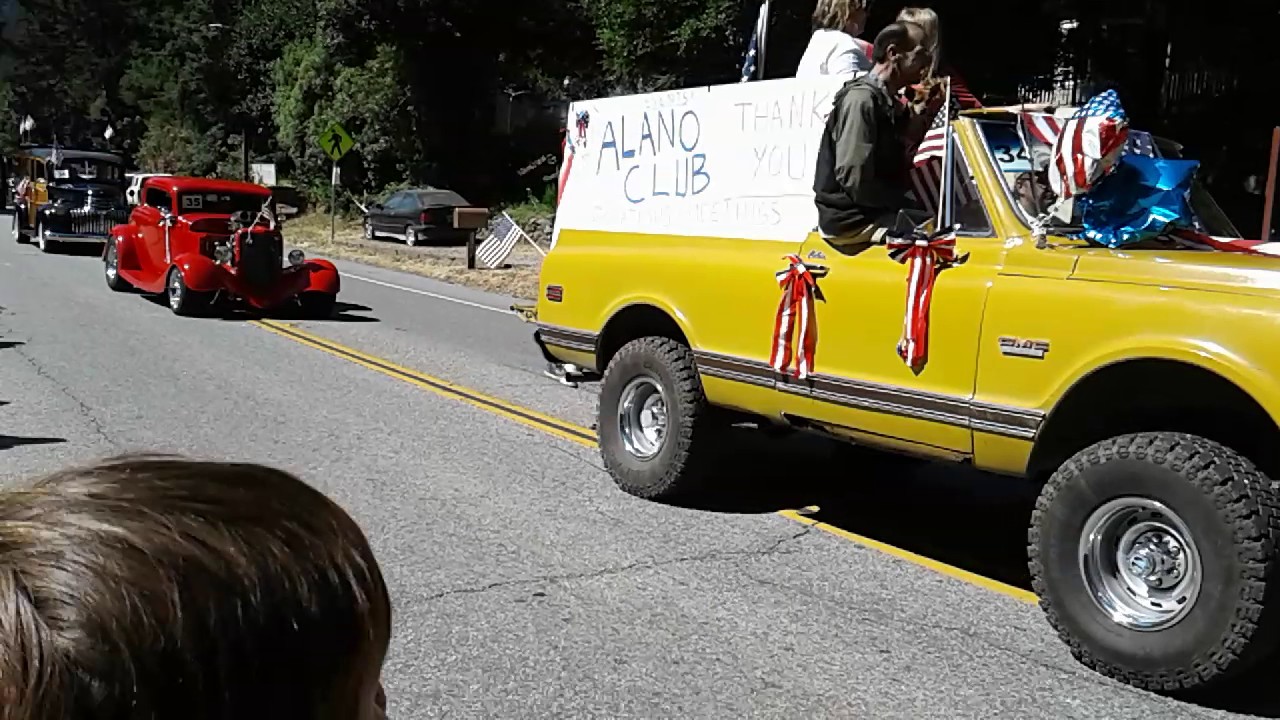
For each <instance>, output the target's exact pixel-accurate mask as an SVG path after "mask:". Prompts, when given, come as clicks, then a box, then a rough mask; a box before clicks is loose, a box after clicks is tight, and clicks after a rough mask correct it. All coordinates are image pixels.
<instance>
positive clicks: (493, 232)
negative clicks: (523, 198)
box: [476, 212, 524, 270]
mask: <svg viewBox="0 0 1280 720" xmlns="http://www.w3.org/2000/svg"><path fill="white" fill-rule="evenodd" d="M523 234H524V232H523V231H522V230H520V226H519V225H516V223H515V221H514V220H512V219H511V216H510V215H508V214H506V213H505V212H504V213H502V217H500V218H498V219H497V220H496V221H495V222H494V223H493V227H492V228H490V230H489V238H488V239H487V240H485V241H484V242H482V243H480V247H478V248H476V259H478V260H479V261H480V262H482V263H484V264H485V267H487V268H489V269H490V270H493V269H496V268H497V267H498V266H499V265H501V264H502V261H503V260H506V259H507V256H508V255H510V254H511V251H512V250H513V249H515V246H516V241H517V240H519V239H520V236H521V235H523Z"/></svg>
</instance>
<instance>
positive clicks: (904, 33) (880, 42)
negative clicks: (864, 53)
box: [871, 22, 924, 65]
mask: <svg viewBox="0 0 1280 720" xmlns="http://www.w3.org/2000/svg"><path fill="white" fill-rule="evenodd" d="M922 37H924V28H922V27H920V26H919V25H917V24H915V23H911V22H900V23H899V22H896V23H890V24H889V25H886V26H885V28H884V29H883V30H881V31H880V32H879V33H878V34H876V40H875V43H873V44H872V51H871V62H873V63H875V64H877V65H879V64H880V63H882V62H884V61H885V60H887V59H889V46H890V45H896V46H897V47H898V51H899V52H907V51H910V50H911V49H912V48H914V47H915V46H916V45H917V44H918V43H919V42H920V38H922Z"/></svg>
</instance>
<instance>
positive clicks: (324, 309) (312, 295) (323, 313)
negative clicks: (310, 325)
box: [298, 292, 338, 320]
mask: <svg viewBox="0 0 1280 720" xmlns="http://www.w3.org/2000/svg"><path fill="white" fill-rule="evenodd" d="M337 304H338V298H337V296H336V295H333V294H332V293H322V292H304V293H302V294H301V295H299V296H298V307H299V308H300V309H301V311H302V316H303V317H305V318H309V319H312V320H328V319H329V318H331V317H333V310H334V307H336V306H337Z"/></svg>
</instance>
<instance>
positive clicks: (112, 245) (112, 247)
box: [102, 238, 133, 292]
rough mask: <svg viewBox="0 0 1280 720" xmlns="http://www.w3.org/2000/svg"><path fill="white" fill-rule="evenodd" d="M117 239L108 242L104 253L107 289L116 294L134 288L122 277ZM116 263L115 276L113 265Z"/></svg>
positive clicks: (104, 272)
mask: <svg viewBox="0 0 1280 720" xmlns="http://www.w3.org/2000/svg"><path fill="white" fill-rule="evenodd" d="M119 252H120V251H119V248H118V246H117V244H116V240H115V238H111V239H109V240H107V247H106V250H105V251H104V252H103V258H102V276H103V277H104V278H105V279H106V281H107V287H109V288H111V289H112V290H114V291H116V292H127V291H129V290H130V289H131V288H132V287H133V286H132V285H130V284H129V282H128V281H127V280H125V279H124V278H122V277H120V254H119ZM113 263H114V267H115V274H114V275H113V274H112V273H111V268H112V264H113Z"/></svg>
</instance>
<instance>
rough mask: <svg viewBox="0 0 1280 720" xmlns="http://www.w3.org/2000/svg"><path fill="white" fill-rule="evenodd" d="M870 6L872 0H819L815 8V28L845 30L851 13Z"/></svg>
mask: <svg viewBox="0 0 1280 720" xmlns="http://www.w3.org/2000/svg"><path fill="white" fill-rule="evenodd" d="M870 6H871V0H818V4H817V6H816V7H815V8H814V9H813V29H814V30H844V29H845V27H846V26H847V25H848V24H849V17H850V16H851V15H853V14H854V13H855V12H858V11H859V10H864V11H865V10H867V9H868V8H869V7H870Z"/></svg>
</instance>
